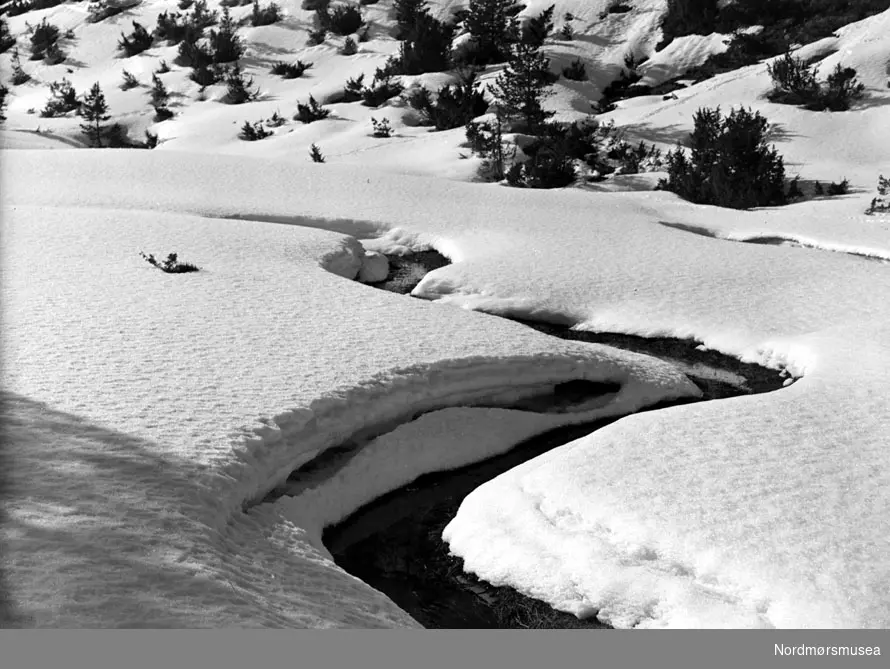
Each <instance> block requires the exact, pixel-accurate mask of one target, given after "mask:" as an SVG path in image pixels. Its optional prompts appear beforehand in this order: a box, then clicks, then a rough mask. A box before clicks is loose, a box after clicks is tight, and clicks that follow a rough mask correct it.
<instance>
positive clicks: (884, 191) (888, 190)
mask: <svg viewBox="0 0 890 669" xmlns="http://www.w3.org/2000/svg"><path fill="white" fill-rule="evenodd" d="M878 195H879V197H876V198H872V201H871V204H870V205H869V207H868V209H866V210H865V213H866V214H868V215H872V214H881V213H885V212H890V179H885V178H884V175H883V174H882V175H880V176H879V177H878Z"/></svg>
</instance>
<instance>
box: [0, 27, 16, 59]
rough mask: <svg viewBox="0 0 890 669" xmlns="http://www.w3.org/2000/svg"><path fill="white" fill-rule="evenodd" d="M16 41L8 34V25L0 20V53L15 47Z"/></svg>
mask: <svg viewBox="0 0 890 669" xmlns="http://www.w3.org/2000/svg"><path fill="white" fill-rule="evenodd" d="M15 42H16V39H15V37H14V36H13V35H12V34H11V33H10V32H9V24H8V23H7V22H6V20H5V19H3V18H0V53H4V52H6V51H8V50H9V49H11V48H12V47H14V46H15Z"/></svg>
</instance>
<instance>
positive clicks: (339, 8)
mask: <svg viewBox="0 0 890 669" xmlns="http://www.w3.org/2000/svg"><path fill="white" fill-rule="evenodd" d="M317 14H318V18H319V22H320V24H321V27H322V28H325V29H326V30H328V31H330V32H332V33H334V34H335V35H352V34H353V33H355V32H357V31H358V29H359V28H361V27H362V23H364V20H363V19H362V12H361V10H360V9H359V8H358V7H357V6H356V5H334V6H333V7H328V8H326V9H324V10H321V9H320V10H317Z"/></svg>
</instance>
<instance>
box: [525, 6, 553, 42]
mask: <svg viewBox="0 0 890 669" xmlns="http://www.w3.org/2000/svg"><path fill="white" fill-rule="evenodd" d="M555 9H556V5H550V6H549V7H548V8H547V9H545V10H544V11H543V12H541V13H540V14H538V15H537V16H533V17H532V18H531V19H530V20H529V22H528V23H527V24H526V26H525V29H524V30H523V31H522V41H523V42H525V43H526V44H530V45H531V46H535V47H542V46H544V40H545V39H547V37H548V36H549V35H550V33H552V32H553V12H554V10H555Z"/></svg>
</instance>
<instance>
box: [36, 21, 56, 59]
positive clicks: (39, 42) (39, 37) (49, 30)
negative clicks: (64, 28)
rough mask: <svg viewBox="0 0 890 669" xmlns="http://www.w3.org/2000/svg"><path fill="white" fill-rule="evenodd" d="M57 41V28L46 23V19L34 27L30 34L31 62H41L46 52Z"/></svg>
mask: <svg viewBox="0 0 890 669" xmlns="http://www.w3.org/2000/svg"><path fill="white" fill-rule="evenodd" d="M58 41H59V28H58V27H57V26H54V25H53V24H52V23H48V22H47V20H46V17H44V18H43V21H41V22H40V23H38V24H37V25H36V26H35V27H34V32H33V33H31V60H43V58H45V57H46V52H47V51H48V50H49V49H50V48H51V47H53V46H56V43H57V42H58Z"/></svg>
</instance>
